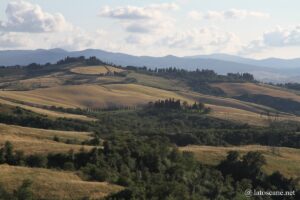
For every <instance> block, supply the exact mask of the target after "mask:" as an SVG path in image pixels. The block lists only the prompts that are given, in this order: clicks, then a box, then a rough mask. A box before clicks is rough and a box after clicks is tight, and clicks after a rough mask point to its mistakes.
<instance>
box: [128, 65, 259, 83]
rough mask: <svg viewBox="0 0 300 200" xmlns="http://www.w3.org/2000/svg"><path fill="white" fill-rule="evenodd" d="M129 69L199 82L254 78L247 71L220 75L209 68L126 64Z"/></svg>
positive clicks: (252, 80) (248, 79)
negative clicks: (189, 68) (191, 68)
mask: <svg viewBox="0 0 300 200" xmlns="http://www.w3.org/2000/svg"><path fill="white" fill-rule="evenodd" d="M126 68H127V69H129V70H134V71H137V72H144V73H148V74H152V75H160V76H165V77H168V78H174V77H175V78H184V79H188V78H192V79H193V80H198V81H201V82H254V81H255V79H254V77H253V75H252V74H249V73H228V74H227V75H220V74H217V73H216V72H214V71H213V70H209V69H201V70H200V69H196V70H194V71H188V70H185V69H182V68H175V67H169V68H155V69H151V68H147V67H134V66H127V67H126Z"/></svg>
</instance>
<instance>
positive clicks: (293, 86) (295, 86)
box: [271, 83, 300, 90]
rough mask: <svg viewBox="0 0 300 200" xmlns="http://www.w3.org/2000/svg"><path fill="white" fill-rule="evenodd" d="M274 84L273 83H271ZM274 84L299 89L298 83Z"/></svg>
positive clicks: (299, 84)
mask: <svg viewBox="0 0 300 200" xmlns="http://www.w3.org/2000/svg"><path fill="white" fill-rule="evenodd" d="M271 85H274V84H271ZM276 86H279V87H284V88H287V89H292V90H300V83H278V84H276Z"/></svg>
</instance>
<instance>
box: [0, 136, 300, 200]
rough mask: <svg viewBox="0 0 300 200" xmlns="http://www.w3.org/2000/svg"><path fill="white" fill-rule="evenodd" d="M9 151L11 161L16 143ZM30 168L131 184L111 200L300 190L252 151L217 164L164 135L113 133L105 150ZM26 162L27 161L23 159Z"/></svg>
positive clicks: (39, 158)
mask: <svg viewBox="0 0 300 200" xmlns="http://www.w3.org/2000/svg"><path fill="white" fill-rule="evenodd" d="M7 146H8V145H7V144H6V145H5V147H4V150H2V151H3V152H5V154H4V157H6V158H7V159H8V160H12V159H11V158H9V157H10V156H7V155H11V151H12V149H11V147H7ZM24 160H25V165H27V166H29V167H47V168H56V169H63V170H70V171H73V170H75V171H78V172H79V174H80V175H81V177H82V178H83V179H85V180H92V181H107V182H110V183H114V184H118V185H122V186H124V187H126V189H124V190H123V191H120V192H118V193H116V194H112V195H111V196H109V197H107V198H106V199H109V200H112V199H114V200H118V199H120V200H121V199H122V200H132V199H139V200H148V199H174V200H182V199H186V200H199V199H240V198H241V197H243V195H244V191H245V190H246V189H253V190H254V189H256V190H266V191H268V190H279V191H286V190H288V191H295V194H294V196H290V199H297V196H296V195H299V191H298V190H297V188H296V185H297V182H296V180H293V179H286V178H284V177H283V176H282V175H281V174H280V173H278V172H276V173H274V174H272V175H267V174H265V173H264V172H263V171H262V170H261V168H262V166H263V165H264V164H265V159H264V157H263V156H262V155H261V154H260V153H258V152H249V153H247V154H246V155H244V156H243V157H240V156H239V155H238V154H237V153H232V152H231V153H230V154H229V155H228V156H227V159H226V160H224V161H223V162H221V164H220V165H218V166H217V167H212V166H206V165H202V164H201V162H199V161H197V160H196V159H195V158H194V156H193V154H192V153H189V152H180V151H178V149H177V148H176V147H174V146H172V145H171V144H170V143H169V142H168V139H167V138H164V137H137V136H133V135H130V134H124V135H118V136H111V137H110V138H109V139H108V140H106V141H105V142H104V144H103V148H94V149H92V150H90V151H84V150H82V151H80V152H78V153H74V152H73V151H70V152H69V153H56V154H48V155H45V156H43V155H29V156H26V157H25V159H24ZM19 163H20V164H21V165H22V162H19Z"/></svg>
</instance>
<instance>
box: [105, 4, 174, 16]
mask: <svg viewBox="0 0 300 200" xmlns="http://www.w3.org/2000/svg"><path fill="white" fill-rule="evenodd" d="M178 8H179V7H178V5H177V4H174V3H163V4H152V5H149V6H146V7H137V6H124V7H117V8H111V7H109V6H105V7H103V8H102V9H101V10H100V12H99V16H100V17H109V18H115V19H121V20H139V19H153V18H159V17H161V16H162V12H161V11H162V10H177V9H178Z"/></svg>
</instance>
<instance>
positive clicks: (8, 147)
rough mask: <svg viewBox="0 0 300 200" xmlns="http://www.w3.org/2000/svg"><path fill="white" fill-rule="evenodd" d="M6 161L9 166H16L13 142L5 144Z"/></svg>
mask: <svg viewBox="0 0 300 200" xmlns="http://www.w3.org/2000/svg"><path fill="white" fill-rule="evenodd" d="M3 153H4V159H5V162H6V163H7V164H9V165H13V164H15V158H14V153H13V145H12V143H11V142H8V141H7V142H5V145H4V149H3Z"/></svg>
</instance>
